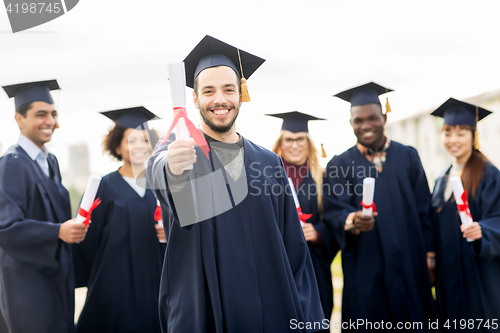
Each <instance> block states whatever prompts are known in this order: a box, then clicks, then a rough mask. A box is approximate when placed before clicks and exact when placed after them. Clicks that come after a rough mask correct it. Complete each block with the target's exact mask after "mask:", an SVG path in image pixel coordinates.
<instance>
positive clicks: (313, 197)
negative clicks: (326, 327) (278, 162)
mask: <svg viewBox="0 0 500 333" xmlns="http://www.w3.org/2000/svg"><path fill="white" fill-rule="evenodd" d="M318 192H319V190H318V188H317V185H316V183H315V182H314V179H313V178H312V176H311V174H310V172H309V171H308V172H307V175H306V177H304V179H303V180H302V182H301V183H300V185H299V187H298V189H297V197H298V199H299V203H300V208H301V209H302V212H303V213H305V214H313V215H312V216H311V217H310V218H309V219H308V220H307V223H312V224H313V225H314V228H315V229H316V231H317V232H318V233H319V234H320V235H321V238H322V240H323V242H322V243H321V244H314V243H311V242H307V247H308V248H309V253H310V255H311V261H312V264H313V267H314V273H315V274H316V281H317V282H318V289H319V297H320V299H321V305H322V306H323V312H324V314H325V317H326V318H327V319H330V317H331V316H332V310H333V286H332V271H331V265H332V261H333V259H334V258H335V255H336V254H337V252H338V250H339V246H338V244H337V241H336V240H335V237H334V236H333V233H332V232H331V229H330V227H329V226H328V225H327V223H326V222H325V221H323V220H320V215H319V211H318Z"/></svg>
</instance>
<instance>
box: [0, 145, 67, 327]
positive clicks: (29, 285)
mask: <svg viewBox="0 0 500 333" xmlns="http://www.w3.org/2000/svg"><path fill="white" fill-rule="evenodd" d="M47 159H48V162H49V167H50V171H51V176H53V177H47V176H46V175H45V174H44V173H43V171H42V170H41V168H40V167H39V166H38V164H37V162H35V161H33V160H32V159H31V158H30V157H29V156H28V154H27V153H26V152H25V151H24V150H23V149H22V148H21V147H19V146H18V145H14V146H12V147H10V148H9V149H8V150H7V152H6V153H5V155H4V156H2V157H1V158H0V322H3V323H2V324H0V327H2V326H4V328H5V327H8V332H10V333H20V332H26V333H31V332H51V333H52V332H54V333H58V332H64V333H67V332H73V331H74V276H73V266H72V261H71V252H70V247H69V245H68V244H66V243H65V242H63V241H62V240H60V239H59V238H58V236H59V227H60V223H62V222H65V221H67V220H69V219H70V218H71V207H70V201H69V195H68V192H67V191H66V189H65V188H64V187H63V186H62V184H61V174H60V171H59V165H58V163H57V160H56V158H55V156H54V155H52V154H49V156H48V158H47ZM3 332H4V331H2V333H3Z"/></svg>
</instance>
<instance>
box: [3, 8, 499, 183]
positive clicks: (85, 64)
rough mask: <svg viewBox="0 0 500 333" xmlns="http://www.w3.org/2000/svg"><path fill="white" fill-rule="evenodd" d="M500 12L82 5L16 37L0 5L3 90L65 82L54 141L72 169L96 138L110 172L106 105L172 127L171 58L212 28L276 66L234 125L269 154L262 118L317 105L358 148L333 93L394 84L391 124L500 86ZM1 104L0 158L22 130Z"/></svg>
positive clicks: (96, 155)
mask: <svg viewBox="0 0 500 333" xmlns="http://www.w3.org/2000/svg"><path fill="white" fill-rule="evenodd" d="M499 13H500V2H498V1H495V0H491V1H457V0H455V1H437V0H434V1H418V2H409V1H352V0H351V1H314V0H309V1H293V0H286V1H281V0H279V1H273V0H267V1H260V0H257V1H248V2H239V1H235V0H233V1H227V2H224V1H193V0H191V1H175V4H174V1H165V0H141V1H131V0H80V2H79V3H78V5H77V6H76V7H75V8H74V9H73V10H71V11H70V12H68V13H67V14H66V15H63V16H62V17H60V18H58V19H56V20H54V21H52V22H49V23H46V24H44V25H41V26H39V27H35V28H33V29H30V30H28V31H25V32H20V33H16V34H12V33H11V30H10V25H9V21H8V17H7V13H6V12H5V10H0V85H8V84H14V83H20V82H25V81H37V80H44V79H52V78H57V79H58V81H59V84H60V86H61V87H62V91H60V92H56V93H55V94H54V97H55V100H56V101H57V104H58V110H59V114H60V125H61V128H60V129H58V130H57V131H56V133H55V134H54V136H53V140H52V142H51V143H50V144H49V145H48V147H49V149H50V150H51V151H53V152H54V153H55V154H56V155H57V156H58V158H59V161H60V164H61V169H62V170H63V171H64V170H65V169H66V168H68V167H70V165H71V161H69V160H68V144H71V143H78V142H82V141H85V142H88V143H89V147H90V152H91V171H93V172H96V173H98V174H100V175H104V174H106V173H108V172H110V171H113V170H114V169H116V167H117V166H118V164H116V163H112V162H111V160H110V159H109V158H108V157H106V156H102V153H101V150H100V142H101V140H102V137H103V135H104V134H105V133H106V132H107V130H108V129H109V128H110V127H111V126H112V122H111V121H109V120H108V119H107V118H105V117H103V116H101V115H99V114H98V111H103V110H109V109H115V108H121V107H130V106H136V105H144V106H146V107H147V108H148V109H150V110H151V111H152V112H154V113H156V114H157V115H158V116H160V117H162V118H163V120H161V121H156V122H155V123H154V124H153V127H155V128H157V129H159V130H160V132H161V134H163V133H164V132H165V130H166V129H167V128H168V126H169V125H170V122H171V119H172V105H171V102H170V92H169V86H168V81H167V77H168V73H167V65H168V64H169V63H173V62H180V61H182V60H183V59H184V57H185V56H186V55H187V54H188V53H189V52H190V50H191V49H192V48H193V47H194V46H195V45H196V44H197V43H198V42H199V41H200V40H201V39H202V38H203V37H204V36H205V35H207V34H208V35H211V36H213V37H216V38H218V39H221V40H223V41H225V42H227V43H229V44H231V45H234V46H236V47H239V48H241V49H243V50H245V51H247V52H250V53H253V54H255V55H258V56H260V57H262V58H264V59H266V60H267V61H266V62H265V63H264V64H263V65H262V66H261V68H260V69H259V70H258V71H257V72H255V73H254V74H253V75H252V77H251V78H250V79H249V80H248V87H249V92H250V96H251V98H252V101H251V102H250V103H245V104H244V105H243V107H242V109H241V112H240V117H239V118H238V121H237V130H238V132H239V133H241V134H242V135H244V136H245V137H247V138H249V139H251V140H253V141H254V142H256V143H258V144H261V145H263V146H265V147H267V148H269V147H270V146H271V144H272V142H274V140H275V139H276V137H277V135H278V133H279V130H280V126H281V121H279V120H277V119H271V118H269V117H264V116H263V114H265V113H277V112H288V111H293V110H297V111H301V112H305V113H310V114H312V115H315V116H319V117H323V118H328V119H329V121H325V122H316V123H314V124H311V125H310V131H311V132H312V136H313V138H314V139H315V141H316V144H317V145H318V146H319V144H320V143H324V144H325V148H326V151H327V153H328V154H329V157H331V156H332V155H333V154H338V153H341V152H342V151H343V150H345V149H347V148H349V147H350V146H352V145H353V144H354V142H355V138H354V136H353V135H352V130H351V128H350V126H349V123H348V121H349V105H348V104H347V103H346V102H343V101H341V100H338V99H337V98H334V97H332V95H333V94H335V93H337V92H339V91H341V90H344V89H347V88H350V87H352V86H356V85H359V84H363V83H366V82H369V81H375V82H377V83H380V84H382V85H385V86H387V87H389V88H392V89H394V90H395V92H393V93H390V94H388V95H387V96H388V97H389V100H390V102H391V107H392V110H393V113H392V114H390V116H389V118H390V119H393V120H395V119H401V118H404V117H407V116H409V115H411V114H414V113H416V112H421V111H422V110H427V109H431V108H433V107H436V106H438V105H439V104H440V103H441V102H444V101H445V100H446V99H447V98H448V97H455V98H459V99H460V98H466V97H470V96H473V95H476V94H480V93H482V92H486V91H490V90H494V89H498V88H500V80H499V78H500V65H499V64H500V43H499V35H500V19H499ZM186 93H187V97H188V112H189V115H190V118H191V120H193V122H195V124H196V123H198V122H199V116H198V113H197V110H196V109H195V108H194V106H193V104H192V103H191V100H192V99H191V97H190V96H191V90H190V89H186ZM0 110H1V112H0V126H1V130H0V144H1V145H2V147H1V149H2V152H3V151H5V150H6V149H7V147H8V146H10V145H11V144H14V143H15V142H16V141H17V136H18V133H19V130H18V129H17V125H16V124H15V122H14V103H13V101H12V100H9V99H8V98H7V96H6V95H5V94H4V93H3V91H1V92H0ZM494 111H495V110H494ZM497 111H500V110H497ZM2 152H0V153H2ZM324 162H325V163H326V160H325V161H324Z"/></svg>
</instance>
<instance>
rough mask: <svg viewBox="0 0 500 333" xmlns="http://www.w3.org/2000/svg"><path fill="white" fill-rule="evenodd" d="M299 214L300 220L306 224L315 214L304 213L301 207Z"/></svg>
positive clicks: (298, 209)
mask: <svg viewBox="0 0 500 333" xmlns="http://www.w3.org/2000/svg"><path fill="white" fill-rule="evenodd" d="M297 213H298V214H299V219H300V220H301V221H302V222H304V223H306V221H307V220H309V219H310V218H311V216H313V214H306V213H302V208H300V207H297Z"/></svg>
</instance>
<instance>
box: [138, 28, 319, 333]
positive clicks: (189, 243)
mask: <svg viewBox="0 0 500 333" xmlns="http://www.w3.org/2000/svg"><path fill="white" fill-rule="evenodd" d="M240 59H241V60H240ZM184 62H185V66H186V84H187V85H188V86H189V87H193V88H194V91H193V101H194V104H195V105H196V107H197V108H198V109H199V111H200V115H201V117H202V119H203V121H202V123H201V131H202V133H203V134H204V136H205V138H206V140H207V142H208V148H209V149H205V148H207V146H205V147H203V145H202V147H201V148H200V147H199V146H195V145H194V144H193V143H192V142H187V141H183V140H177V141H174V139H173V138H169V140H168V141H167V143H166V144H161V143H160V144H159V145H158V146H157V148H156V152H155V154H154V156H153V157H151V158H150V160H149V162H148V168H147V175H148V180H149V183H150V184H151V185H152V187H153V188H154V189H155V195H156V197H157V199H158V200H159V201H160V203H161V208H162V213H163V220H164V221H169V224H168V226H165V232H166V236H167V250H166V253H165V261H164V269H163V274H162V281H161V288H160V289H161V290H160V322H161V325H162V329H163V331H165V332H176V333H177V332H285V331H291V330H294V331H297V329H298V330H299V331H302V332H313V331H318V330H320V329H322V328H323V329H324V328H328V323H325V320H324V316H323V311H322V309H321V304H320V301H319V295H318V288H317V285H316V281H315V276H314V271H313V267H312V263H311V259H310V256H309V252H308V250H307V244H306V242H305V239H304V236H303V233H302V229H301V226H300V221H299V219H298V215H297V211H296V208H295V205H294V201H293V198H292V196H291V192H290V189H289V188H287V187H286V186H287V185H288V180H287V178H286V174H285V173H284V170H283V164H282V162H281V159H280V158H279V157H278V156H277V155H276V154H274V153H272V152H270V151H268V150H266V149H264V148H262V147H259V146H257V145H255V144H254V143H252V142H251V141H249V140H247V139H245V138H244V137H243V136H241V135H240V134H239V133H238V132H236V127H235V120H236V118H237V116H238V112H239V109H240V105H241V102H242V101H243V100H245V97H248V95H247V94H245V90H246V88H245V84H244V82H245V81H244V76H243V75H246V76H247V77H249V76H250V75H251V74H252V73H253V72H254V71H255V70H256V69H257V68H258V67H259V66H260V65H261V64H262V63H263V62H264V60H263V59H261V58H259V57H256V56H254V55H251V54H249V53H247V52H244V51H242V50H238V49H236V48H234V47H232V46H230V45H228V44H226V43H224V42H221V41H219V40H217V39H215V38H212V37H210V36H206V37H205V38H204V39H203V40H202V41H201V42H200V43H199V44H198V45H197V46H196V47H195V49H194V50H193V51H192V52H191V53H190V54H189V55H188V56H187V58H186V59H185V60H184ZM235 64H239V66H236V65H235ZM240 79H241V81H240ZM240 82H243V83H241V84H240ZM242 86H243V87H242ZM242 91H243V93H242ZM246 100H248V99H246ZM202 148H203V149H205V150H202ZM207 157H208V158H207ZM189 165H193V168H192V170H184V168H185V167H187V166H189Z"/></svg>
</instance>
